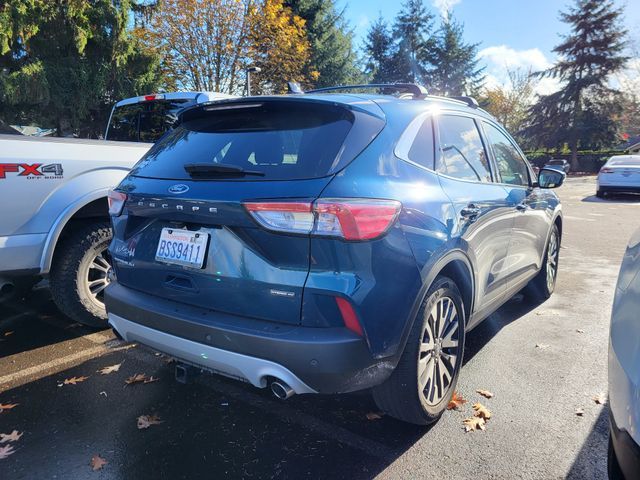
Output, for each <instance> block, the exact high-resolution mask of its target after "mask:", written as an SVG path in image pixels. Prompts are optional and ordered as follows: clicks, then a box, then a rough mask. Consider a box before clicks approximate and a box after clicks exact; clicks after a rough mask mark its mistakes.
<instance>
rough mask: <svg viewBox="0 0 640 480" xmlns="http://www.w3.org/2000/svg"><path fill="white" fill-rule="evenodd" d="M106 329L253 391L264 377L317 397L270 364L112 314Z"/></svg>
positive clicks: (285, 372) (262, 386)
mask: <svg viewBox="0 0 640 480" xmlns="http://www.w3.org/2000/svg"><path fill="white" fill-rule="evenodd" d="M109 325H111V327H112V328H113V329H114V330H116V331H117V332H118V333H119V334H120V335H121V336H122V338H124V339H125V340H126V341H128V342H139V343H141V344H143V345H147V346H149V347H151V348H154V349H156V350H158V351H160V352H163V353H166V354H169V355H171V356H174V357H176V358H177V359H181V360H184V361H186V362H188V363H191V364H194V365H199V366H201V367H203V368H205V369H209V370H212V371H214V372H219V373H222V374H224V375H228V376H231V377H235V378H241V379H244V380H246V381H248V382H249V383H251V384H252V385H254V386H255V387H259V388H265V387H266V386H267V377H275V378H277V379H279V380H282V381H284V382H286V383H287V384H288V385H289V386H290V387H291V388H292V389H293V390H294V391H295V392H296V393H297V394H300V393H317V392H316V391H315V390H313V389H312V388H310V387H309V386H308V385H306V384H305V383H304V382H303V381H302V380H300V379H299V378H298V377H296V376H295V375H294V374H293V373H292V372H291V371H290V370H288V369H287V368H285V367H283V366H282V365H280V364H278V363H274V362H271V361H269V360H264V359H261V358H255V357H250V356H248V355H242V354H240V353H235V352H229V351H227V350H222V349H220V348H215V347H211V346H209V345H204V344H201V343H197V342H193V341H191V340H186V339H184V338H180V337H176V336H174V335H169V334H168V333H164V332H161V331H159V330H154V329H152V328H149V327H145V326H143V325H139V324H137V323H134V322H131V321H129V320H126V319H124V318H122V317H119V316H118V315H114V314H113V313H110V314H109Z"/></svg>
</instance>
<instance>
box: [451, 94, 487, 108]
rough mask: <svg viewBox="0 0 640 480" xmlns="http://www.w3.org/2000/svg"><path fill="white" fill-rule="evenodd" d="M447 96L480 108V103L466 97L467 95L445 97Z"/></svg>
mask: <svg viewBox="0 0 640 480" xmlns="http://www.w3.org/2000/svg"><path fill="white" fill-rule="evenodd" d="M447 98H452V99H454V100H460V101H461V102H464V103H466V104H467V106H469V107H471V108H480V104H479V103H478V101H477V100H476V99H475V98H473V97H467V96H464V95H460V96H457V97H447Z"/></svg>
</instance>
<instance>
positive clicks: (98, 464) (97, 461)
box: [89, 455, 109, 472]
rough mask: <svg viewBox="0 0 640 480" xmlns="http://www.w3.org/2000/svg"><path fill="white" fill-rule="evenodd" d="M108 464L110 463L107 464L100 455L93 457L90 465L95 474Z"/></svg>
mask: <svg viewBox="0 0 640 480" xmlns="http://www.w3.org/2000/svg"><path fill="white" fill-rule="evenodd" d="M107 463H109V462H107V461H106V460H105V459H104V458H102V457H101V456H100V455H94V456H93V457H91V462H90V463H89V465H90V466H91V469H92V470H93V471H94V472H95V471H96V470H100V469H101V468H102V467H104V466H105V465H106V464H107Z"/></svg>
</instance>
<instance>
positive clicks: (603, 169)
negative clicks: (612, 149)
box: [600, 167, 614, 173]
mask: <svg viewBox="0 0 640 480" xmlns="http://www.w3.org/2000/svg"><path fill="white" fill-rule="evenodd" d="M613 171H614V170H613V168H609V167H602V168H601V169H600V173H613Z"/></svg>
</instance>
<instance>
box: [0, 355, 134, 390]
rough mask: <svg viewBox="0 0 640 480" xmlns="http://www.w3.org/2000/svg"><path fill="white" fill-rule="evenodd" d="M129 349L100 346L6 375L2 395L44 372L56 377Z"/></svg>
mask: <svg viewBox="0 0 640 480" xmlns="http://www.w3.org/2000/svg"><path fill="white" fill-rule="evenodd" d="M128 348H131V345H123V346H121V347H116V348H109V347H107V346H105V345H100V346H96V347H92V348H88V349H85V350H82V351H79V352H76V353H72V354H70V355H67V356H66V357H61V358H56V359H55V360H51V361H47V362H46V363H41V364H39V365H34V366H33V367H29V368H25V369H23V370H20V371H19V372H15V373H10V374H8V375H4V376H2V377H0V393H2V392H4V391H5V390H8V389H9V388H8V385H9V384H11V388H16V387H20V386H22V385H24V384H26V383H29V382H30V381H33V380H36V379H33V380H31V379H30V378H31V377H33V376H34V375H38V374H41V373H43V372H47V375H54V374H56V373H60V372H62V371H63V370H67V369H68V368H71V367H74V366H77V365H79V364H81V363H83V362H85V361H87V360H90V359H93V358H97V357H100V356H102V355H105V354H107V353H113V352H117V351H120V350H125V349H128Z"/></svg>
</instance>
